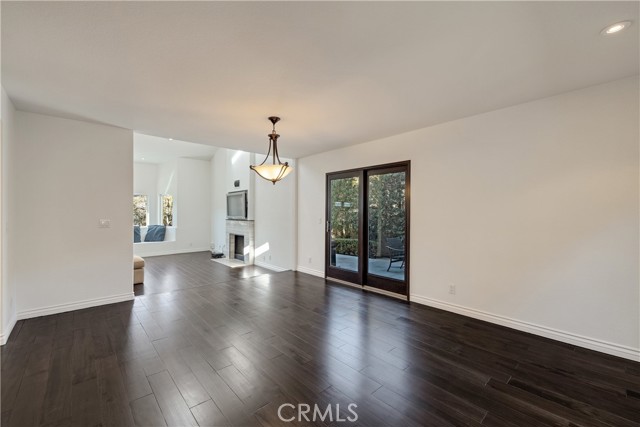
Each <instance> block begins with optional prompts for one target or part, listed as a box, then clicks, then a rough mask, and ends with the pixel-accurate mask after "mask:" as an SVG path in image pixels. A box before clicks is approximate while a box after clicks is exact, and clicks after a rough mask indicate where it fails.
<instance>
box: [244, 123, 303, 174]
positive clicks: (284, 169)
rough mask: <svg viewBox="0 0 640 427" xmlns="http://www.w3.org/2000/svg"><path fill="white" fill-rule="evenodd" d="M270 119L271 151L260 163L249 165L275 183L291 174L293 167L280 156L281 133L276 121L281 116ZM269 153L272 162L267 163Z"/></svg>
mask: <svg viewBox="0 0 640 427" xmlns="http://www.w3.org/2000/svg"><path fill="white" fill-rule="evenodd" d="M269 121H270V122H271V123H273V130H272V131H271V133H270V134H269V135H268V136H269V152H267V157H265V158H264V160H263V161H262V163H260V164H259V165H255V166H249V167H250V168H251V170H253V171H254V172H255V173H257V174H258V175H259V176H260V177H261V178H264V179H266V180H267V181H271V182H273V185H275V184H276V182H278V181H280V180H281V179H282V178H284V177H285V176H287V175H289V173H290V172H291V170H292V169H293V168H292V167H291V166H289V163H288V162H284V163H282V161H281V160H280V156H278V137H279V136H280V135H278V134H277V133H276V123H278V122H279V121H280V117H269ZM269 155H271V163H267V161H268V160H269Z"/></svg>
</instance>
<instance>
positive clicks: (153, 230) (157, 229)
mask: <svg viewBox="0 0 640 427" xmlns="http://www.w3.org/2000/svg"><path fill="white" fill-rule="evenodd" d="M166 232H167V228H166V227H165V226H164V225H150V226H149V228H148V229H147V235H146V236H144V241H145V242H162V241H164V235H165V233H166Z"/></svg>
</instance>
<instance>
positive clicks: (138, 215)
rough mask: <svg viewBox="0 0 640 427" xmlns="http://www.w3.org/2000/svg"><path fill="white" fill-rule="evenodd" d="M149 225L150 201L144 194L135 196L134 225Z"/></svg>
mask: <svg viewBox="0 0 640 427" xmlns="http://www.w3.org/2000/svg"><path fill="white" fill-rule="evenodd" d="M148 223H149V199H148V198H147V196H145V195H143V194H134V195H133V225H141V226H146V225H147V224H148Z"/></svg>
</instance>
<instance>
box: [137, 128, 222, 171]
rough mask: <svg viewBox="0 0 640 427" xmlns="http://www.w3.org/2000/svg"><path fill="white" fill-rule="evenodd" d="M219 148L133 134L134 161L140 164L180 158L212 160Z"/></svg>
mask: <svg viewBox="0 0 640 427" xmlns="http://www.w3.org/2000/svg"><path fill="white" fill-rule="evenodd" d="M216 150H217V148H216V147H212V146H211V145H204V144H194V143H192V142H186V141H178V140H175V139H168V138H161V137H158V136H150V135H143V134H141V133H134V134H133V161H134V162H140V163H156V164H159V163H165V162H168V161H170V160H175V159H178V158H188V159H197V160H211V158H212V157H213V155H214V154H215V152H216Z"/></svg>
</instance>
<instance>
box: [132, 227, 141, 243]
mask: <svg viewBox="0 0 640 427" xmlns="http://www.w3.org/2000/svg"><path fill="white" fill-rule="evenodd" d="M140 242H141V240H140V226H139V225H134V226H133V243H140Z"/></svg>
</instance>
